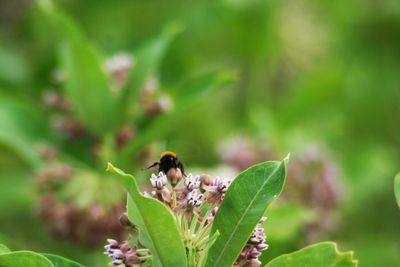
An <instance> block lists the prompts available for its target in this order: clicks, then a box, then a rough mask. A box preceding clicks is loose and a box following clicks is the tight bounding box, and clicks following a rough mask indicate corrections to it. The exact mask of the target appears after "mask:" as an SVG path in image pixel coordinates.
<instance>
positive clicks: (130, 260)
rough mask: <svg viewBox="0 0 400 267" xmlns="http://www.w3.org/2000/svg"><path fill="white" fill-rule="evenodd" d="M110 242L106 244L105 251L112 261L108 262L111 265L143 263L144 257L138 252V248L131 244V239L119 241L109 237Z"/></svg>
mask: <svg viewBox="0 0 400 267" xmlns="http://www.w3.org/2000/svg"><path fill="white" fill-rule="evenodd" d="M107 242H108V244H107V245H105V246H104V248H105V250H106V251H105V252H104V254H106V255H107V256H108V257H109V258H111V262H110V263H109V264H108V265H110V266H118V265H121V264H125V265H126V266H130V265H134V264H141V263H142V259H141V258H140V257H139V255H138V254H137V250H136V248H133V247H130V246H129V241H124V242H122V243H119V242H118V241H117V240H114V239H107Z"/></svg>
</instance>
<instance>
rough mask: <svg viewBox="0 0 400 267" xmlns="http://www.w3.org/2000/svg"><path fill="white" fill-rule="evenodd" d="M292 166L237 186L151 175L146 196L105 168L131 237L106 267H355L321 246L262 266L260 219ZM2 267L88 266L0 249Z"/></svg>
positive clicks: (265, 166) (110, 249) (274, 166)
mask: <svg viewBox="0 0 400 267" xmlns="http://www.w3.org/2000/svg"><path fill="white" fill-rule="evenodd" d="M287 163H288V157H287V158H285V159H284V160H282V161H267V162H263V163H258V164H256V165H253V166H252V167H250V168H248V169H246V170H245V171H243V172H242V173H240V174H239V175H238V176H237V177H236V178H233V179H232V178H231V177H211V176H209V175H207V174H193V173H190V172H189V173H188V174H187V175H184V174H183V172H182V171H181V170H180V169H179V168H170V169H169V170H168V171H167V173H164V172H163V171H160V172H158V173H152V174H151V176H150V177H149V184H150V186H151V190H149V191H141V190H140V189H139V187H138V185H137V182H136V180H135V178H134V176H132V175H130V174H127V173H125V172H124V171H122V170H121V169H119V168H117V167H114V166H113V165H112V164H111V163H108V166H107V171H108V172H110V173H112V174H113V175H115V178H116V179H117V180H119V181H120V182H121V183H122V185H123V186H124V187H125V189H126V190H127V193H128V194H127V206H126V212H124V213H123V214H121V216H120V218H119V221H120V224H121V227H124V228H126V229H128V230H129V232H130V235H129V238H128V239H126V240H115V239H107V240H105V242H106V245H105V247H104V248H105V252H104V253H105V254H106V255H107V256H108V257H109V265H110V266H125V267H133V266H171V267H174V266H182V267H186V266H190V267H203V266H207V267H209V266H210V267H212V266H215V267H223V266H249V267H250V266H251V267H256V266H266V267H280V266H282V267H291V266H293V267H294V266H319V267H325V266H326V267H328V266H329V267H331V266H337V267H339V266H341V267H353V266H357V261H356V260H354V259H353V253H352V252H345V253H341V252H339V251H338V250H337V247H336V244H335V243H333V242H322V243H317V244H314V245H311V246H308V247H306V248H303V249H301V250H299V251H296V252H293V253H291V254H285V255H281V256H279V257H277V258H275V259H270V260H269V262H268V263H263V262H261V261H260V260H259V257H260V255H261V253H268V247H269V246H273V245H274V244H268V239H267V236H266V231H265V230H264V226H266V227H267V228H268V219H267V218H265V217H264V216H263V215H264V213H265V210H266V208H267V207H268V206H269V205H270V204H271V202H273V201H274V200H275V199H277V198H278V196H279V195H280V193H281V192H282V190H283V187H284V184H285V178H286V166H287ZM99 253H100V251H99ZM33 263H35V264H37V265H32V264H33ZM30 264H31V265H30ZM0 266H46V267H54V266H58V267H69V266H72V267H78V266H83V265H81V264H79V263H76V262H73V261H70V260H68V259H65V258H63V257H60V256H56V255H51V254H39V253H35V252H31V251H16V252H11V251H10V250H9V249H8V248H7V247H6V246H4V245H0Z"/></svg>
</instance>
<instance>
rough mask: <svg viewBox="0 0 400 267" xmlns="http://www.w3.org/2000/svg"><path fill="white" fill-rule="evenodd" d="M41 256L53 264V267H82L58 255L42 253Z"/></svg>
mask: <svg viewBox="0 0 400 267" xmlns="http://www.w3.org/2000/svg"><path fill="white" fill-rule="evenodd" d="M42 255H43V256H45V257H46V258H47V259H49V260H50V261H51V262H52V263H53V265H54V267H84V266H83V265H82V264H80V263H77V262H74V261H72V260H69V259H66V258H64V257H61V256H58V255H53V254H47V253H42Z"/></svg>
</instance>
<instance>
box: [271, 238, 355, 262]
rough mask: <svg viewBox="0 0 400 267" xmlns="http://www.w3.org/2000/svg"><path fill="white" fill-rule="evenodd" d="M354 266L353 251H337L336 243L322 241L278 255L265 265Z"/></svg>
mask: <svg viewBox="0 0 400 267" xmlns="http://www.w3.org/2000/svg"><path fill="white" fill-rule="evenodd" d="M309 266H318V267H355V266H357V261H356V260H353V252H344V253H342V252H339V251H338V249H337V246H336V243H333V242H322V243H318V244H314V245H311V246H308V247H305V248H303V249H300V250H298V251H296V252H293V253H290V254H285V255H282V256H279V257H277V258H275V259H273V260H272V261H270V262H269V263H268V264H267V265H266V266H265V267H309Z"/></svg>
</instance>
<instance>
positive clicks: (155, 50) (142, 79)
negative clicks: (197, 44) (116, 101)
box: [123, 24, 181, 105]
mask: <svg viewBox="0 0 400 267" xmlns="http://www.w3.org/2000/svg"><path fill="white" fill-rule="evenodd" d="M180 31H181V27H180V26H179V25H178V24H171V25H168V26H167V27H166V28H165V29H164V31H163V32H162V34H161V35H160V36H157V37H156V38H154V39H153V40H150V41H148V42H146V43H145V44H143V46H141V47H140V48H139V49H138V51H137V52H136V53H134V56H135V65H134V66H133V67H132V68H131V77H132V80H131V82H130V84H129V87H128V88H127V90H126V91H125V94H124V97H123V98H124V99H125V100H127V101H128V103H127V104H128V105H129V104H130V103H134V102H136V101H137V92H138V91H139V90H140V89H141V88H142V87H143V86H144V84H145V83H146V81H147V79H148V78H149V77H151V76H152V75H155V74H157V72H158V68H159V66H160V63H161V60H162V58H163V56H164V55H165V53H166V51H167V49H168V47H169V45H170V44H171V42H172V40H173V39H174V37H175V36H176V35H177V34H178V33H179V32H180Z"/></svg>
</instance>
